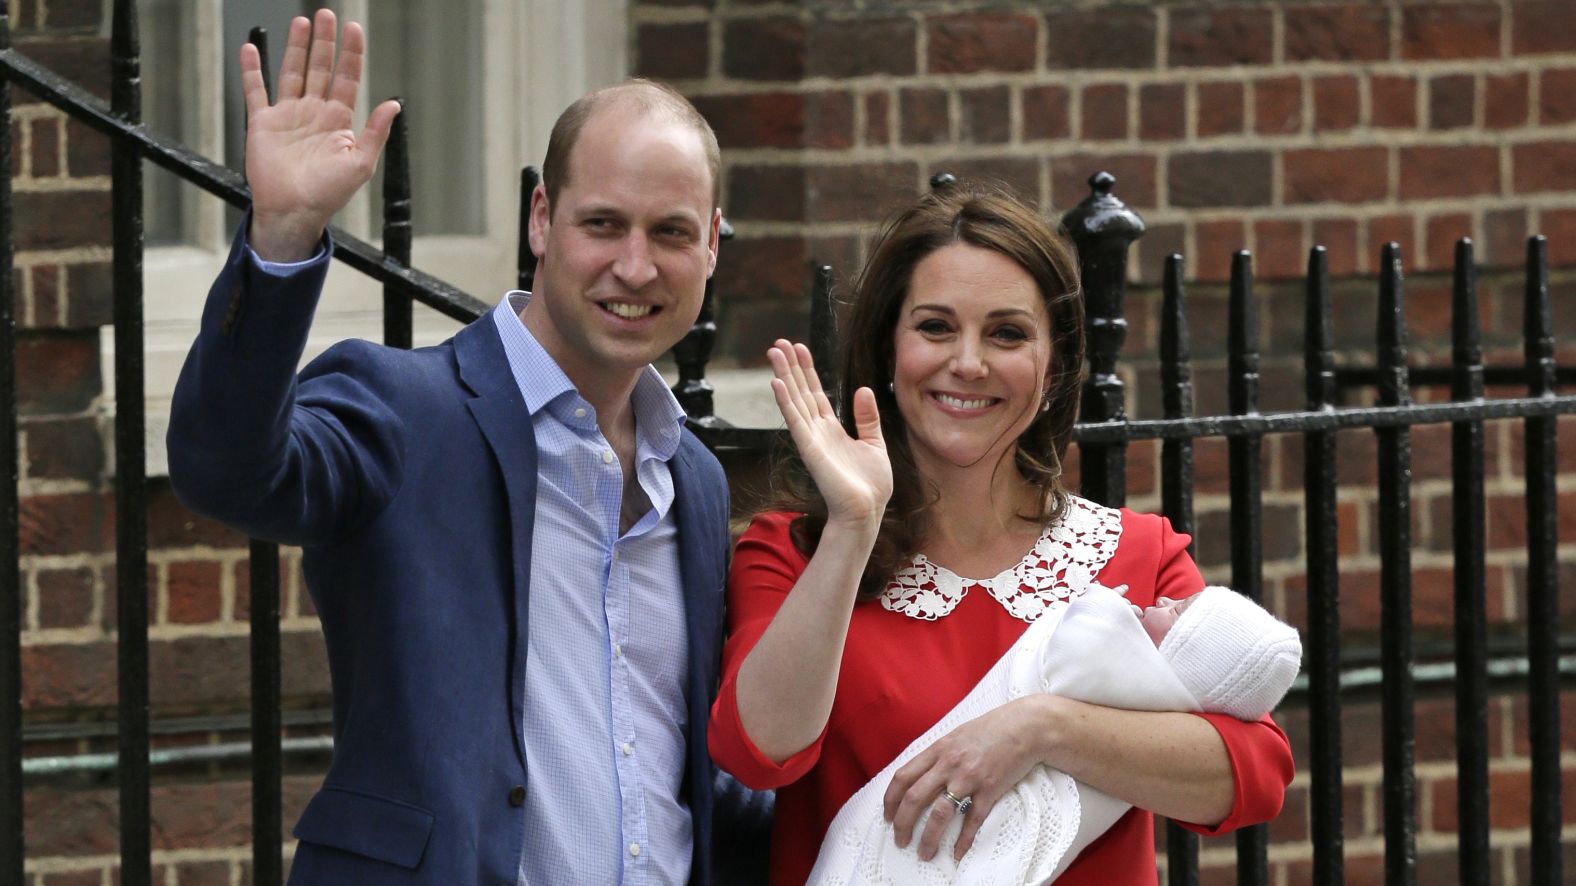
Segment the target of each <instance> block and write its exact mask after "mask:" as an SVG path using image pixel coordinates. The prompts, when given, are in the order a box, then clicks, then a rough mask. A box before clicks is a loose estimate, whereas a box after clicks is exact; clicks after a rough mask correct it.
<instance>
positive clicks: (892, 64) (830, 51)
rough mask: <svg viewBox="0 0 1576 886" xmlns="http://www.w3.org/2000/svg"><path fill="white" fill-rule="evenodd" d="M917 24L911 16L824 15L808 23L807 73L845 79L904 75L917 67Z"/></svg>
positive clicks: (911, 72) (909, 73) (907, 74)
mask: <svg viewBox="0 0 1576 886" xmlns="http://www.w3.org/2000/svg"><path fill="white" fill-rule="evenodd" d="M918 31H919V28H918V26H917V25H916V24H915V22H914V20H913V19H911V18H826V19H819V20H817V21H816V22H815V24H813V25H812V26H811V29H810V41H809V43H810V45H809V62H808V73H809V74H810V75H811V76H816V77H831V78H834V79H839V80H842V79H847V78H849V77H865V76H872V75H876V74H889V75H892V76H895V77H904V76H909V75H911V74H913V73H914V72H915V71H916V70H918V64H919V50H918V45H919V44H918Z"/></svg>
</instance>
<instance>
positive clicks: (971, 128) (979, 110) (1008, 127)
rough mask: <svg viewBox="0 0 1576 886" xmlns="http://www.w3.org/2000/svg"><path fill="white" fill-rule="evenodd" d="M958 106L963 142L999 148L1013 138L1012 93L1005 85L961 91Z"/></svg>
mask: <svg viewBox="0 0 1576 886" xmlns="http://www.w3.org/2000/svg"><path fill="white" fill-rule="evenodd" d="M958 107H959V110H960V112H961V113H960V117H961V119H960V120H959V123H958V135H959V137H960V138H961V139H962V140H963V141H965V142H972V143H974V144H977V145H996V144H1002V143H1004V142H1006V141H1007V140H1008V139H1010V138H1012V93H1011V91H1010V90H1009V89H1008V88H1007V87H1006V86H984V87H981V88H979V89H963V90H959V91H958Z"/></svg>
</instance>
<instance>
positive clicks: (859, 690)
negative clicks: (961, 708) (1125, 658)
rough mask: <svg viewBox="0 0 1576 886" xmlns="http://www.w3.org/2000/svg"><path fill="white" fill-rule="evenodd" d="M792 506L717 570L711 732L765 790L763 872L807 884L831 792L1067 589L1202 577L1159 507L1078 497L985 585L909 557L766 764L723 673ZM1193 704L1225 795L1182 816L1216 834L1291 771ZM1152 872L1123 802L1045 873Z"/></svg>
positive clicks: (1273, 730) (948, 697)
mask: <svg viewBox="0 0 1576 886" xmlns="http://www.w3.org/2000/svg"><path fill="white" fill-rule="evenodd" d="M792 517H793V515H791V514H786V513H780V512H779V513H768V514H762V515H761V516H759V517H757V518H756V519H755V521H754V522H753V523H752V524H751V525H750V528H749V529H748V530H747V531H746V532H745V533H744V536H743V537H742V538H741V539H740V540H739V545H738V548H737V550H736V551H735V553H734V558H733V567H732V571H731V574H730V575H729V579H728V628H729V637H728V641H727V644H726V646H725V647H724V649H723V662H722V668H723V669H722V675H723V676H722V688H721V691H720V693H719V694H718V696H717V701H716V703H715V704H714V705H713V707H712V711H711V723H710V728H709V730H708V735H709V736H710V738H709V742H708V743H709V747H710V750H711V755H712V757H713V759H715V760H716V762H717V763H718V765H720V766H722V767H723V768H724V769H726V770H728V771H729V772H731V773H733V775H734V776H735V777H737V778H738V779H739V780H740V781H741V782H743V783H744V784H746V785H748V786H750V787H752V788H757V789H766V788H775V789H776V790H777V809H776V819H775V823H774V825H773V833H772V858H771V870H772V874H771V882H772V883H773V884H799V883H803V882H804V880H805V878H806V877H807V876H809V873H810V868H811V867H812V866H813V865H814V864H815V857H816V853H817V852H818V851H819V849H820V845H821V839H822V837H823V836H824V835H825V834H826V830H827V828H828V827H830V826H831V823H832V819H833V817H834V816H836V815H837V811H838V810H839V809H841V808H842V806H843V803H844V802H846V801H847V800H848V798H849V797H851V796H853V794H854V792H855V791H857V790H859V788H861V787H863V786H864V784H865V783H866V782H867V781H869V780H870V778H871V776H873V775H875V774H876V773H877V772H879V771H881V769H882V768H883V767H884V766H886V764H887V763H889V762H891V761H892V759H893V758H895V757H896V756H897V755H898V754H899V753H901V752H902V750H903V749H904V748H905V747H907V746H908V744H909V743H910V742H911V741H913V740H914V739H915V738H917V737H918V736H919V735H920V734H922V733H923V732H925V730H927V729H929V728H930V726H931V724H933V723H935V722H936V721H937V720H939V719H941V717H942V716H943V715H944V714H946V713H947V712H948V711H949V710H951V709H952V708H953V706H955V705H956V704H957V703H958V702H959V701H960V700H961V699H962V698H963V696H964V695H966V694H968V692H969V690H970V689H972V688H973V687H974V684H976V683H977V682H979V680H980V678H981V677H983V676H984V675H985V672H986V671H987V670H989V669H990V667H991V665H992V664H994V663H995V662H996V660H997V659H999V658H1000V657H1001V656H1002V654H1003V653H1005V652H1006V650H1007V647H1009V646H1011V645H1012V643H1013V642H1014V641H1015V640H1017V638H1018V636H1019V635H1020V634H1022V633H1023V631H1024V629H1025V628H1027V627H1028V624H1029V621H1031V620H1032V619H1033V618H1034V617H1036V616H1037V615H1038V614H1039V612H1040V611H1041V610H1042V609H1043V608H1044V607H1045V606H1046V605H1048V604H1050V603H1053V602H1056V601H1058V600H1065V599H1067V598H1068V597H1069V596H1071V595H1073V594H1076V593H1077V591H1078V590H1080V589H1082V588H1083V587H1084V586H1085V584H1086V583H1087V581H1088V580H1089V579H1090V578H1094V577H1097V578H1098V580H1099V581H1100V583H1102V584H1104V585H1107V586H1108V587H1116V586H1117V585H1122V584H1125V585H1127V586H1128V591H1127V598H1128V599H1129V600H1131V601H1133V602H1134V603H1136V604H1138V605H1140V606H1144V605H1147V604H1149V603H1151V602H1152V601H1153V600H1154V599H1155V598H1156V597H1157V596H1161V595H1164V596H1168V597H1172V598H1181V597H1186V596H1189V595H1191V594H1193V593H1196V592H1197V591H1198V590H1199V589H1201V588H1202V587H1203V579H1202V578H1201V577H1200V575H1199V572H1198V567H1197V566H1195V565H1194V564H1193V560H1192V558H1190V557H1189V556H1188V554H1187V544H1188V540H1189V539H1188V536H1186V535H1181V534H1179V533H1176V532H1173V531H1172V529H1171V527H1170V524H1169V523H1167V522H1166V521H1165V520H1164V519H1163V518H1161V517H1157V516H1153V515H1148V514H1136V513H1133V512H1132V511H1128V510H1126V509H1123V510H1121V511H1115V510H1112V509H1109V508H1104V507H1101V506H1099V505H1095V504H1092V503H1090V502H1087V501H1084V500H1082V499H1076V498H1075V499H1073V504H1072V507H1070V508H1069V512H1068V517H1067V518H1066V519H1064V520H1063V521H1061V523H1059V524H1058V525H1057V527H1055V528H1053V529H1052V530H1050V531H1049V532H1047V533H1046V534H1045V535H1044V536H1042V537H1041V539H1040V541H1039V542H1038V543H1036V545H1035V547H1034V550H1033V551H1031V552H1030V554H1029V556H1027V557H1026V558H1025V560H1024V561H1023V562H1022V563H1020V564H1019V565H1018V566H1017V567H1014V568H1013V569H1011V570H1007V571H1005V572H1003V573H1002V574H1000V575H998V576H996V577H994V578H993V579H991V580H989V581H988V582H984V583H982V582H978V581H974V580H970V579H960V578H958V577H957V576H954V575H952V574H951V573H950V572H948V571H947V570H945V569H942V568H939V567H936V566H934V565H933V564H930V563H929V562H928V561H927V560H925V559H924V558H923V557H918V558H916V560H915V564H914V565H913V566H911V567H909V568H906V569H904V570H901V571H900V572H899V573H898V575H897V576H895V577H894V579H893V581H892V582H891V583H889V585H888V587H887V589H886V593H885V594H883V595H882V596H881V597H880V598H877V599H873V600H864V601H860V602H859V603H856V604H855V606H854V610H853V617H852V619H851V620H850V623H849V628H848V642H847V644H846V645H845V647H844V651H843V661H842V669H841V671H840V673H839V677H838V683H837V695H836V698H835V699H834V701H833V703H832V713H831V717H830V719H829V721H828V723H827V728H826V731H825V732H824V733H823V734H822V735H821V737H820V738H819V739H818V740H817V741H816V742H815V743H813V744H811V745H810V746H809V747H807V748H805V749H804V750H803V751H800V752H799V753H798V754H795V755H794V756H793V757H790V758H789V759H787V760H785V761H783V762H782V763H781V764H776V763H773V762H771V761H770V760H768V759H767V758H766V757H764V756H762V755H761V754H760V752H759V751H758V750H757V749H756V747H755V745H754V744H753V743H752V742H751V741H750V739H749V737H748V736H747V735H746V734H745V732H744V729H743V727H742V726H741V725H740V722H739V709H738V698H737V695H736V682H735V681H736V679H737V677H738V671H739V665H740V663H741V662H743V660H744V658H745V656H746V655H747V654H748V653H749V651H750V650H751V649H752V648H754V646H755V643H756V641H757V640H758V639H760V636H761V634H762V632H764V631H765V630H766V626H767V625H768V624H770V623H771V620H772V617H773V616H774V615H775V614H776V613H777V608H778V607H779V606H780V605H782V601H783V599H784V598H785V597H786V596H787V594H788V591H789V590H790V589H792V588H793V585H794V582H795V581H796V580H797V579H798V577H799V575H800V573H802V572H803V571H804V568H805V564H806V558H805V557H804V556H802V555H801V554H800V553H799V552H798V551H797V550H796V549H795V548H794V546H793V543H792V542H791V541H790V539H789V536H788V525H789V522H790V520H791V519H792ZM1111 666H1112V667H1120V663H1119V662H1112V663H1111ZM1198 716H1202V717H1204V718H1205V719H1206V720H1208V721H1209V722H1210V724H1211V725H1213V726H1214V727H1215V729H1216V731H1217V732H1219V733H1220V736H1221V738H1222V739H1223V740H1224V742H1225V745H1226V750H1227V752H1228V754H1229V756H1230V758H1231V768H1232V774H1233V776H1234V777H1235V780H1236V792H1235V797H1234V799H1233V802H1232V809H1231V814H1230V815H1229V816H1227V818H1226V820H1225V821H1223V822H1221V823H1220V824H1218V825H1216V826H1214V827H1201V826H1192V825H1185V826H1186V827H1189V828H1190V829H1191V830H1194V831H1197V832H1199V833H1202V834H1218V833H1222V832H1224V831H1229V830H1232V829H1235V828H1238V827H1242V826H1244V825H1250V824H1256V823H1258V822H1262V821H1268V820H1269V819H1271V818H1273V817H1275V815H1276V814H1277V813H1279V812H1280V807H1281V801H1282V798H1283V796H1284V794H1285V789H1286V785H1287V784H1288V783H1290V781H1291V778H1292V758H1291V746H1290V743H1289V742H1288V741H1287V739H1286V735H1285V733H1283V732H1282V731H1281V730H1280V728H1279V727H1277V726H1276V725H1275V724H1274V723H1273V722H1272V721H1271V720H1270V719H1269V718H1268V717H1266V718H1264V719H1263V720H1261V721H1258V722H1256V723H1244V722H1242V721H1240V720H1236V719H1233V718H1231V717H1228V716H1221V715H1211V714H1200V715H1198ZM1154 881H1155V847H1154V824H1153V820H1152V816H1151V815H1150V813H1149V812H1147V811H1144V810H1142V809H1138V808H1136V807H1135V808H1133V809H1132V810H1130V811H1129V812H1128V813H1127V814H1126V815H1124V816H1123V817H1122V818H1121V819H1120V820H1118V821H1117V823H1116V824H1114V825H1112V826H1111V828H1110V830H1108V831H1106V832H1105V834H1103V835H1102V836H1101V837H1100V838H1099V839H1097V840H1096V841H1095V842H1094V843H1092V844H1090V846H1089V847H1088V848H1087V849H1085V850H1084V852H1083V853H1082V854H1081V855H1079V857H1078V858H1077V860H1075V861H1074V862H1073V864H1072V866H1071V867H1069V868H1068V869H1067V871H1066V872H1065V873H1063V874H1062V876H1061V877H1059V878H1057V881H1056V882H1057V884H1058V886H1081V884H1091V886H1093V884H1101V886H1104V884H1112V883H1153V882H1154Z"/></svg>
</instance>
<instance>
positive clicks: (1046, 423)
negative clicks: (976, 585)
mask: <svg viewBox="0 0 1576 886" xmlns="http://www.w3.org/2000/svg"><path fill="white" fill-rule="evenodd" d="M954 243H966V244H968V245H970V246H977V247H979V248H981V249H988V250H990V251H992V252H996V253H1000V254H1001V255H1004V256H1006V257H1007V258H1010V259H1012V261H1013V262H1014V263H1016V264H1017V265H1018V266H1019V267H1021V268H1023V270H1024V271H1025V272H1027V273H1028V274H1029V276H1030V277H1032V278H1033V279H1034V282H1035V286H1036V288H1037V289H1038V290H1039V293H1040V297H1041V298H1042V299H1044V302H1045V309H1046V313H1047V314H1048V315H1049V316H1050V320H1051V329H1050V339H1051V363H1050V367H1049V382H1050V384H1049V388H1048V389H1047V391H1046V402H1047V403H1048V404H1049V406H1048V408H1047V409H1046V410H1045V411H1043V412H1041V413H1039V415H1038V416H1036V417H1035V419H1034V421H1033V423H1032V424H1030V425H1029V427H1028V428H1027V429H1025V430H1024V432H1023V434H1022V435H1020V436H1019V437H1018V440H1017V444H1016V450H1015V454H1014V466H1015V467H1016V469H1017V470H1018V472H1019V474H1021V475H1022V476H1023V479H1024V481H1025V482H1027V483H1029V484H1031V485H1033V486H1036V487H1038V488H1039V489H1040V491H1041V498H1040V508H1039V510H1038V512H1036V513H1032V514H1023V515H1021V516H1023V517H1024V518H1025V519H1030V520H1036V521H1038V522H1040V523H1041V524H1047V525H1048V524H1050V523H1054V522H1055V521H1057V520H1059V519H1061V517H1062V514H1063V513H1064V512H1065V511H1066V507H1067V490H1066V489H1065V488H1064V487H1063V485H1062V459H1063V457H1064V456H1065V455H1066V454H1067V445H1068V443H1069V442H1071V440H1072V433H1073V425H1074V423H1076V422H1077V420H1078V395H1079V385H1080V379H1081V377H1082V372H1083V358H1084V306H1083V293H1082V291H1081V290H1080V289H1079V286H1078V263H1077V260H1076V257H1075V255H1074V253H1073V250H1072V248H1071V247H1070V246H1069V245H1068V244H1067V242H1066V241H1065V240H1064V239H1063V238H1062V237H1061V236H1059V235H1058V234H1057V233H1056V232H1055V231H1054V230H1053V229H1052V228H1051V226H1050V224H1048V223H1047V222H1046V221H1045V220H1044V219H1043V218H1041V217H1040V216H1039V215H1038V214H1037V213H1036V212H1035V211H1034V210H1033V209H1030V208H1029V207H1028V206H1025V205H1024V204H1023V203H1022V202H1020V201H1019V200H1018V199H1017V198H1016V197H1014V196H1012V195H1011V194H1010V193H1009V192H1007V191H1006V190H1003V189H999V188H992V187H982V186H977V185H969V184H964V183H961V182H959V183H955V184H952V185H950V186H948V187H946V188H944V189H941V190H938V191H933V192H931V193H928V194H926V195H924V196H923V197H920V198H919V199H918V200H916V201H915V202H914V203H912V204H910V205H909V206H908V207H907V208H905V209H903V210H902V211H900V212H899V213H898V214H897V215H896V216H894V217H893V218H892V219H891V220H890V221H888V222H887V224H886V226H885V228H884V229H883V230H882V232H881V235H880V237H879V238H878V239H877V240H876V243H875V245H874V246H873V247H872V248H871V252H870V260H869V261H868V262H866V264H865V268H864V271H863V272H862V273H861V274H860V275H859V279H858V281H857V282H856V284H855V291H854V301H853V307H852V310H851V311H850V313H849V317H848V324H847V331H846V333H845V334H844V336H843V341H842V349H843V350H842V376H841V380H840V384H841V388H840V390H839V391H838V393H837V395H836V396H837V398H838V406H839V415H840V416H841V417H842V422H843V425H844V427H845V428H846V429H847V430H848V433H849V434H854V433H855V430H854V427H853V413H854V405H853V404H854V392H855V391H857V390H859V389H860V388H862V387H867V388H870V389H871V390H873V391H874V392H875V395H876V406H877V408H878V409H879V410H880V413H881V434H882V437H883V438H884V439H885V440H886V448H887V455H888V457H889V458H890V459H891V462H892V479H893V488H892V498H891V499H890V500H889V501H888V502H887V507H886V512H885V513H884V514H883V516H882V519H881V531H880V534H879V535H878V536H877V539H876V544H875V548H874V550H872V551H871V554H870V560H869V562H868V563H867V564H866V566H865V573H864V576H863V577H862V578H861V579H860V588H859V593H860V596H861V597H862V598H868V597H872V596H875V595H878V594H880V593H881V591H882V590H883V589H884V588H885V587H886V583H887V580H888V579H889V578H890V577H891V575H892V573H893V572H894V571H895V570H896V569H898V568H899V567H900V566H902V565H903V564H904V563H905V562H907V560H908V559H909V558H910V557H912V556H913V555H914V554H915V553H916V552H917V550H918V543H919V540H920V539H921V538H922V537H923V535H924V532H925V529H926V527H927V524H928V520H927V512H928V510H929V508H930V506H931V505H932V504H933V503H934V500H935V496H934V493H933V492H932V491H931V490H929V489H927V488H926V485H925V481H924V478H923V477H921V476H920V473H919V468H918V466H917V465H916V464H915V462H914V456H913V453H912V452H911V451H910V450H909V446H908V427H907V424H906V423H905V422H904V420H903V414H902V412H901V411H899V409H898V406H897V399H896V397H895V396H894V394H893V391H892V388H891V387H890V382H891V380H892V374H893V368H894V362H895V359H896V349H895V334H896V329H897V324H898V316H899V313H900V310H901V308H902V305H903V299H904V298H905V297H907V295H908V288H909V282H910V281H911V280H912V278H913V275H914V268H915V267H916V266H917V265H918V264H919V263H920V262H921V261H922V260H923V259H924V258H925V257H926V256H928V255H930V254H931V253H934V252H936V251H937V250H939V249H941V248H942V247H945V246H950V245H952V244H954ZM778 478H779V480H780V481H782V484H783V485H782V486H780V487H779V488H780V489H781V490H782V493H783V494H782V495H780V497H779V498H778V501H777V503H776V505H775V507H778V508H786V509H791V510H797V511H801V512H802V513H803V514H804V516H803V517H800V518H799V519H797V520H796V521H795V522H794V524H793V537H794V542H795V545H796V546H797V547H798V548H799V549H800V551H801V552H802V553H804V554H805V555H806V556H808V555H809V554H810V553H811V552H813V551H814V549H815V546H816V544H817V543H818V542H819V540H820V535H821V530H822V529H824V528H825V526H826V504H825V502H824V501H823V500H822V499H821V497H820V494H819V493H818V492H816V490H815V486H814V484H813V483H810V482H809V476H808V474H807V473H806V472H805V471H804V470H803V466H802V464H799V463H798V460H797V458H794V457H790V458H787V459H785V460H783V461H781V462H780V467H779V474H778Z"/></svg>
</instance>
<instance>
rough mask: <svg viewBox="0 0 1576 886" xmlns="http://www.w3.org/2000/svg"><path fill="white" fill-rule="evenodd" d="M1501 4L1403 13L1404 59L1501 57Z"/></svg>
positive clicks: (1430, 7) (1430, 6)
mask: <svg viewBox="0 0 1576 886" xmlns="http://www.w3.org/2000/svg"><path fill="white" fill-rule="evenodd" d="M1500 27H1501V21H1500V14H1499V6H1498V5H1497V4H1488V3H1459V4H1457V3H1448V4H1426V5H1415V6H1405V7H1402V9H1401V57H1402V58H1407V59H1449V58H1495V57H1497V56H1498V55H1499V34H1500Z"/></svg>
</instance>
